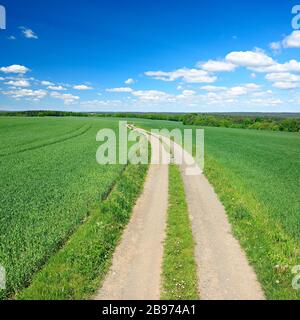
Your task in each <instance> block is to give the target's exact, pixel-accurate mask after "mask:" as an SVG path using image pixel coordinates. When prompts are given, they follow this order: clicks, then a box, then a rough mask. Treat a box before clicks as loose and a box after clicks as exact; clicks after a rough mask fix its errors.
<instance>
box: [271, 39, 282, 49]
mask: <svg viewBox="0 0 300 320" xmlns="http://www.w3.org/2000/svg"><path fill="white" fill-rule="evenodd" d="M269 46H270V48H271V49H272V50H274V51H278V50H280V49H281V43H280V42H279V41H278V42H271V43H270V45H269Z"/></svg>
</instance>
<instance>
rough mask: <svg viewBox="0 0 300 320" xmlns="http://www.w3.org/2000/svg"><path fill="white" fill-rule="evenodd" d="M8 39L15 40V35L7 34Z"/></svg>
mask: <svg viewBox="0 0 300 320" xmlns="http://www.w3.org/2000/svg"><path fill="white" fill-rule="evenodd" d="M7 39H8V40H16V37H15V36H9V37H7Z"/></svg>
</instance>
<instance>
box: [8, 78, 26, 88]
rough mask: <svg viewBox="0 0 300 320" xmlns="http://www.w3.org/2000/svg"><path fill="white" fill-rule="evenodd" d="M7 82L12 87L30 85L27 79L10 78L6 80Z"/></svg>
mask: <svg viewBox="0 0 300 320" xmlns="http://www.w3.org/2000/svg"><path fill="white" fill-rule="evenodd" d="M5 84H7V85H9V86H12V87H24V88H25V87H30V82H29V81H28V80H26V79H19V80H10V81H8V82H5Z"/></svg>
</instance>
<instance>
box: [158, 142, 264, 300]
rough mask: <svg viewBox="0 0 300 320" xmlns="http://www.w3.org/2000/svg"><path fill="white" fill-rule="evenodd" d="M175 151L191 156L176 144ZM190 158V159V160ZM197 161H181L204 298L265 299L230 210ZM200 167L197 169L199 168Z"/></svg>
mask: <svg viewBox="0 0 300 320" xmlns="http://www.w3.org/2000/svg"><path fill="white" fill-rule="evenodd" d="M162 139H163V140H165V141H166V143H169V142H168V139H166V138H162ZM173 150H174V153H175V154H176V153H177V154H178V153H179V154H182V153H183V154H185V155H186V157H187V159H188V161H189V162H188V163H191V162H192V160H191V156H190V155H189V154H187V153H186V152H185V151H183V150H182V148H181V146H179V145H175V146H174V148H173ZM190 161H191V162H190ZM195 167H198V166H197V164H196V163H195V161H194V163H192V164H191V165H190V166H187V165H186V164H185V163H183V164H182V165H181V172H182V177H183V181H184V185H185V191H186V200H187V203H188V208H189V213H190V217H191V222H192V229H193V236H194V240H195V242H196V249H195V258H196V262H197V265H198V276H199V290H200V296H201V299H203V300H263V299H264V294H263V291H262V289H261V286H260V284H259V282H258V281H257V277H256V274H255V272H254V270H253V269H252V268H251V266H250V265H249V263H248V260H247V258H246V255H245V253H244V251H243V250H242V248H241V246H240V244H239V242H238V241H237V240H236V239H235V238H234V236H233V234H232V231H231V226H230V224H229V222H228V218H227V214H226V212H225V209H224V207H223V205H222V204H221V202H220V201H219V199H218V196H217V195H216V193H215V191H214V189H213V188H212V186H211V185H210V183H209V182H208V180H207V179H206V177H205V176H204V174H197V175H188V174H187V173H188V172H189V171H191V169H188V168H192V171H194V172H197V170H195ZM200 171H201V170H200V168H199V167H198V172H200Z"/></svg>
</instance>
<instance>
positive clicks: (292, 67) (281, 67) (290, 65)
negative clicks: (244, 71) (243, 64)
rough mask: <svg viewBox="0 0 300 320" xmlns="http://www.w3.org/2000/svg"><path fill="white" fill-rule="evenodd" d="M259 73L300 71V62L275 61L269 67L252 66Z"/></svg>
mask: <svg viewBox="0 0 300 320" xmlns="http://www.w3.org/2000/svg"><path fill="white" fill-rule="evenodd" d="M251 69H252V70H253V71H255V72H258V73H276V72H300V62H298V61H297V60H290V61H288V62H285V63H282V64H281V63H277V62H276V63H275V64H274V65H271V66H268V67H257V68H251Z"/></svg>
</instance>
